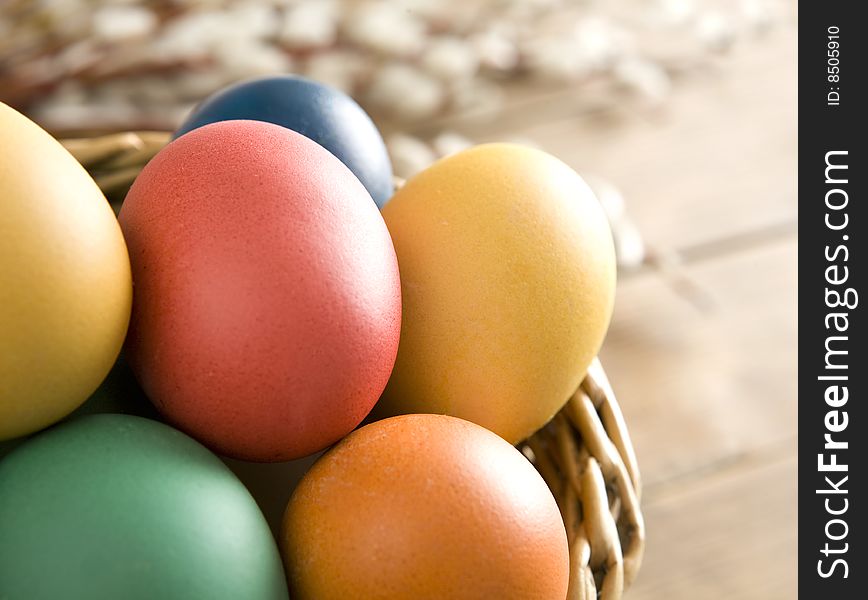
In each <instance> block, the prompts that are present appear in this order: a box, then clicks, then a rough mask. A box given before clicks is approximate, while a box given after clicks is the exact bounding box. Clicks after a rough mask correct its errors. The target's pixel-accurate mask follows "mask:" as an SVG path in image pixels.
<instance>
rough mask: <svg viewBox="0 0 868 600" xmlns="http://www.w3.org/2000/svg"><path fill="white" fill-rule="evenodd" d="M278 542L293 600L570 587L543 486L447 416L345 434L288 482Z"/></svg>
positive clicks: (546, 593) (490, 440) (501, 449)
mask: <svg viewBox="0 0 868 600" xmlns="http://www.w3.org/2000/svg"><path fill="white" fill-rule="evenodd" d="M281 541H282V545H283V555H284V560H285V561H286V567H287V575H288V578H289V581H290V594H291V595H292V597H293V598H294V599H296V600H314V599H315V600H332V599H334V600H343V599H345V598H355V599H357V600H368V599H374V598H390V599H391V600H405V599H406V600H417V599H418V598H449V599H450V600H462V599H467V600H478V599H480V598H498V599H499V600H510V599H515V600H537V599H538V600H552V599H555V598H564V597H566V593H567V584H568V578H569V552H568V550H567V537H566V532H565V530H564V525H563V521H562V520H561V516H560V513H559V512H558V507H557V505H556V504H555V500H554V498H553V497H552V494H551V492H550V491H549V489H548V487H547V486H546V484H545V482H544V481H543V480H542V478H541V477H540V475H539V474H538V473H537V472H536V470H535V469H534V468H533V467H532V466H531V464H530V463H529V462H528V461H527V459H525V458H524V456H522V454H521V453H520V452H519V451H518V450H516V449H515V448H513V447H512V446H510V445H509V444H508V443H506V442H505V441H503V440H502V439H501V438H499V437H497V436H496V435H494V434H493V433H491V432H490V431H487V430H485V429H483V428H482V427H479V426H477V425H474V424H473V423H469V422H467V421H463V420H461V419H456V418H454V417H448V416H443V415H406V416H401V417H394V418H391V419H386V420H384V421H379V422H377V423H373V424H371V425H367V426H365V427H363V428H361V429H359V430H358V431H355V432H353V433H352V434H350V436H349V437H347V438H346V439H344V440H343V441H342V442H341V443H340V444H338V445H337V446H335V447H334V448H333V449H332V450H330V451H329V452H327V453H326V454H325V455H324V456H323V457H322V458H321V459H320V460H319V461H318V462H317V463H316V464H315V465H314V466H313V468H311V470H310V471H309V472H308V473H307V474H306V475H305V477H304V479H302V481H301V483H300V484H299V486H298V487H297V488H296V490H295V492H294V493H293V496H292V498H291V500H290V502H289V504H288V506H287V509H286V514H285V516H284V523H283V536H282V538H281Z"/></svg>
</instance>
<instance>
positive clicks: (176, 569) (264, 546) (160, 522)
mask: <svg viewBox="0 0 868 600" xmlns="http://www.w3.org/2000/svg"><path fill="white" fill-rule="evenodd" d="M0 532H2V535H0V597H2V598H10V599H12V598H28V599H32V600H41V599H46V600H47V599H49V598H52V599H53V598H87V599H88V600H102V599H105V600H115V599H117V598H127V599H129V600H139V599H141V600H145V599H152V598H163V599H166V600H175V599H177V600H182V599H183V600H187V599H188V598H210V599H214V600H219V599H224V598H225V599H226V600H229V599H232V600H236V599H237V598H246V599H250V600H285V599H286V598H287V589H286V580H285V576H284V572H283V568H282V565H281V561H280V556H279V554H278V551H277V546H276V544H275V543H274V538H273V537H272V536H271V533H270V531H269V529H268V525H267V524H266V522H265V519H264V518H263V516H262V513H261V512H259V509H258V507H257V506H256V503H255V502H254V500H253V498H252V497H251V496H250V494H249V493H248V492H247V490H246V489H245V488H244V486H243V485H242V484H241V482H240V481H238V479H236V478H235V476H234V475H233V474H232V473H231V472H230V471H229V469H228V468H227V467H226V466H225V465H223V463H221V462H220V460H219V459H218V458H217V457H216V456H214V455H213V454H211V453H210V452H208V451H207V450H206V449H205V448H203V447H202V446H201V445H199V444H197V443H196V442H195V441H193V440H192V439H190V438H189V437H187V436H185V435H184V434H182V433H180V432H179V431H176V430H174V429H172V428H170V427H168V426H166V425H163V424H161V423H157V422H155V421H150V420H148V419H142V418H140V417H132V416H127V415H93V416H89V417H82V418H80V419H76V420H73V421H70V422H69V423H64V424H63V425H59V426H58V427H56V428H55V429H52V430H50V431H47V432H45V433H42V434H40V435H38V436H36V437H34V438H33V439H31V440H28V441H27V442H25V443H24V444H22V445H21V446H19V447H18V448H17V449H15V450H14V451H13V452H12V453H11V454H10V455H8V456H7V457H6V458H4V459H3V461H2V462H0Z"/></svg>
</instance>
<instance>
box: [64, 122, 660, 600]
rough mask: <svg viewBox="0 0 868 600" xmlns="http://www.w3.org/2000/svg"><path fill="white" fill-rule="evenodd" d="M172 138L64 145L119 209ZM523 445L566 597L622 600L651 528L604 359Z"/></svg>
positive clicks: (110, 138)
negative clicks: (553, 515)
mask: <svg viewBox="0 0 868 600" xmlns="http://www.w3.org/2000/svg"><path fill="white" fill-rule="evenodd" d="M169 139H170V135H169V134H168V133H164V132H126V133H117V134H111V135H106V136H101V137H95V138H77V139H68V140H62V141H61V143H62V144H63V145H64V146H65V147H66V148H67V149H68V150H69V151H70V152H71V153H72V154H73V155H74V156H75V157H76V158H77V159H78V161H79V162H80V163H81V164H82V165H83V166H84V167H85V168H86V169H87V170H88V171H89V172H90V174H91V175H92V176H93V177H94V179H95V180H96V182H97V184H98V185H99V186H100V188H101V189H102V190H103V192H104V193H105V195H106V197H107V198H108V199H109V201H110V202H112V204H113V206H114V207H115V209H116V210H117V209H118V207H119V204H120V202H122V201H123V197H124V195H125V194H126V192H127V190H128V189H129V187H130V185H131V184H132V182H133V180H134V179H135V178H136V176H137V175H138V173H139V172H140V171H141V169H142V167H144V165H145V164H146V163H147V162H148V161H149V160H150V159H151V158H152V157H153V156H154V155H155V154H156V153H157V152H159V150H160V149H161V148H162V147H163V146H164V145H165V144H166V143H168V141H169ZM398 185H400V184H398ZM519 448H520V449H521V450H522V452H524V454H525V456H527V457H528V459H529V460H530V461H531V462H532V463H533V464H534V466H535V467H536V468H537V470H538V471H539V472H540V474H541V475H542V477H543V479H545V481H546V483H547V484H548V486H549V488H550V489H551V490H552V493H553V494H554V496H555V499H556V500H557V503H558V507H559V508H560V511H561V514H562V516H563V519H564V524H565V526H566V529H567V537H568V540H569V545H570V574H571V579H570V589H569V593H568V596H567V600H620V599H621V598H622V596H623V594H624V591H625V590H626V589H627V588H628V587H629V585H630V583H631V582H632V581H633V579H634V578H635V577H636V573H637V572H638V570H639V567H640V565H641V563H642V554H643V551H644V545H645V526H644V521H643V518H642V512H641V509H640V506H639V500H640V496H641V481H640V477H639V469H638V465H637V462H636V455H635V452H634V450H633V445H632V442H631V441H630V435H629V432H628V431H627V426H626V423H625V421H624V417H623V415H622V413H621V408H620V406H619V405H618V402H617V400H616V399H615V395H614V393H613V392H612V388H611V386H610V385H609V381H608V379H607V378H606V374H605V372H604V371H603V368H602V366H601V364H600V362H599V360H595V361H594V363H593V364H592V365H591V367H590V368H589V369H588V373H587V375H586V377H585V379H584V381H583V382H582V384H581V385H580V386H579V389H578V390H577V391H576V392H575V394H573V396H572V397H571V398H570V399H569V401H568V402H567V404H566V405H565V406H564V408H563V409H561V411H560V412H559V413H558V414H557V415H556V416H555V418H554V419H552V421H551V422H550V423H549V424H548V425H546V426H545V427H543V428H542V429H541V430H540V431H538V432H537V433H535V434H534V435H533V436H531V437H530V438H529V439H528V440H526V441H525V442H522V443H521V444H519Z"/></svg>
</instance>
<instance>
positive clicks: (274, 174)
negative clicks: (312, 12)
mask: <svg viewBox="0 0 868 600" xmlns="http://www.w3.org/2000/svg"><path fill="white" fill-rule="evenodd" d="M120 222H121V227H122V229H123V232H124V236H125V237H126V241H127V245H128V247H129V253H130V262H131V265H132V273H133V285H134V288H133V289H134V297H133V314H132V321H131V324H130V333H129V337H128V339H127V355H128V357H129V361H130V364H131V365H132V367H133V370H134V371H135V373H136V376H137V377H138V379H139V381H140V383H141V384H142V387H143V388H144V390H145V392H146V393H147V395H148V397H149V398H150V399H151V400H152V401H153V402H154V404H155V405H156V406H157V408H158V409H159V410H160V411H161V412H162V413H163V414H164V415H165V416H166V417H167V418H168V419H169V420H170V421H171V422H172V423H174V424H175V425H177V426H178V427H179V428H181V429H183V430H185V431H187V432H188V433H190V434H191V435H193V436H194V437H196V438H198V439H199V440H200V441H202V442H203V443H205V444H206V445H208V446H210V447H211V448H213V449H215V450H217V451H218V452H221V453H224V454H227V455H229V456H233V457H236V458H243V459H248V460H258V461H278V460H288V459H292V458H297V457H300V456H305V455H308V454H311V453H313V452H316V451H318V450H321V449H323V448H324V447H327V446H329V445H330V444H332V443H334V442H335V441H337V440H339V439H340V438H342V437H343V436H345V435H346V434H347V433H349V432H350V431H351V430H352V429H353V428H355V427H356V425H358V423H359V422H360V421H361V420H362V419H363V418H364V417H365V415H367V413H368V412H369V411H370V409H371V408H372V407H373V405H374V403H375V402H376V401H377V399H378V397H379V395H380V393H381V392H382V391H383V388H384V387H385V385H386V381H387V380H388V378H389V374H390V373H391V370H392V367H393V365H394V361H395V355H396V352H397V348H398V338H399V334H400V326H401V290H400V283H399V279H398V265H397V260H396V258H395V251H394V248H393V247H392V241H391V238H390V237H389V233H388V231H387V230H386V226H385V224H384V222H383V219H382V218H381V217H380V213H379V211H378V210H377V207H376V205H375V204H374V203H373V202H372V201H371V198H370V196H369V195H368V192H367V191H366V190H365V188H364V187H363V186H362V184H361V183H360V182H359V180H358V179H357V178H356V177H355V176H354V175H353V174H352V173H351V172H350V171H349V169H347V167H345V166H344V165H343V163H341V162H340V161H339V160H338V159H337V158H335V157H334V156H333V155H331V154H330V153H329V152H328V151H326V150H325V149H323V148H322V147H320V146H319V145H317V144H316V143H314V142H313V141H311V140H309V139H308V138H306V137H304V136H302V135H300V134H297V133H295V132H293V131H291V130H288V129H285V128H283V127H280V126H277V125H272V124H269V123H263V122H256V121H224V122H220V123H214V124H212V125H207V126H205V127H202V128H199V129H197V130H195V131H193V132H191V133H188V134H186V135H184V136H182V137H180V138H179V139H177V140H175V141H174V142H172V143H171V144H169V145H168V146H167V147H166V148H164V149H163V150H162V151H161V152H160V153H159V154H158V155H157V156H156V157H155V158H154V159H153V160H152V161H151V162H150V163H149V164H148V165H147V167H145V169H144V170H143V171H142V173H141V175H139V177H138V179H136V182H135V184H134V185H133V187H132V189H131V190H130V192H129V195H128V196H127V198H126V200H125V202H124V205H123V209H122V210H121V214H120Z"/></svg>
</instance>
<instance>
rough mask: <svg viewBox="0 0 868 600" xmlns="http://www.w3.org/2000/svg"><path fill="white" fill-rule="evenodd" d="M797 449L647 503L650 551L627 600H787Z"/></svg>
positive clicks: (791, 582) (792, 593)
mask: <svg viewBox="0 0 868 600" xmlns="http://www.w3.org/2000/svg"><path fill="white" fill-rule="evenodd" d="M796 475H797V473H796V459H795V444H794V443H793V444H792V447H789V446H787V447H785V448H783V449H782V451H781V452H779V453H778V455H777V456H774V457H771V458H770V459H769V458H768V457H760V459H759V460H746V461H743V462H740V463H738V464H737V465H734V466H733V467H732V468H730V469H725V470H723V471H721V472H718V473H715V474H713V475H711V476H708V477H704V478H702V479H701V480H700V481H693V482H690V483H689V484H688V485H682V486H675V487H674V488H673V489H668V490H666V491H665V492H664V493H661V494H659V495H656V496H655V497H653V498H649V499H648V500H647V501H646V503H645V516H646V523H647V528H648V546H647V550H646V553H645V561H644V564H643V566H642V570H641V571H640V573H639V577H638V579H637V580H636V583H635V584H634V587H633V588H631V589H630V591H629V592H628V594H627V598H628V599H629V600H662V599H666V600H731V599H736V598H737V599H738V600H792V599H793V598H796V597H797V589H796V583H797V581H796V572H797V570H796V562H797V559H796V548H797V533H796V531H797V522H796V521H797V511H796Z"/></svg>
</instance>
